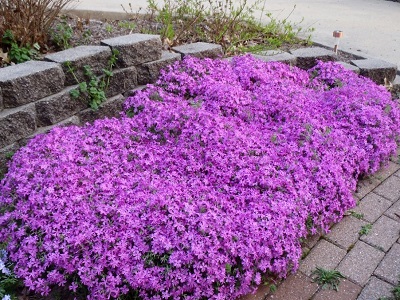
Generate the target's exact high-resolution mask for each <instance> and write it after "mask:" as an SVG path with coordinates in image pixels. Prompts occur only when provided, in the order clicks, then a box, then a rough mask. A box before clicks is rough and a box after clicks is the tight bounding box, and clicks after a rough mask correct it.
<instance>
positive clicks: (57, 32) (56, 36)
mask: <svg viewBox="0 0 400 300" xmlns="http://www.w3.org/2000/svg"><path fill="white" fill-rule="evenodd" d="M73 35H74V31H73V29H72V28H71V26H70V25H69V24H68V22H67V20H66V17H63V18H62V20H61V22H60V23H58V24H57V25H56V27H55V29H53V30H52V31H51V38H52V40H53V41H54V43H56V45H57V46H58V47H59V48H61V49H68V48H70V47H71V44H70V41H71V38H72V37H73Z"/></svg>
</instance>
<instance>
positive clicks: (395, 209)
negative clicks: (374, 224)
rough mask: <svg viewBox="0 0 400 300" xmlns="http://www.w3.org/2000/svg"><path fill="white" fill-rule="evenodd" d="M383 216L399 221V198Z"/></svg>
mask: <svg viewBox="0 0 400 300" xmlns="http://www.w3.org/2000/svg"><path fill="white" fill-rule="evenodd" d="M385 216H387V217H389V218H392V219H393V220H395V221H397V222H400V200H397V201H396V202H395V203H394V204H393V205H392V206H391V207H390V208H389V209H388V210H387V211H386V212H385Z"/></svg>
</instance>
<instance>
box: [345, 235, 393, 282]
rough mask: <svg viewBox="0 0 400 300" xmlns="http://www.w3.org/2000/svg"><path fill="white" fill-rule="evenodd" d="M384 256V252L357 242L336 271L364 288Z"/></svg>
mask: <svg viewBox="0 0 400 300" xmlns="http://www.w3.org/2000/svg"><path fill="white" fill-rule="evenodd" d="M384 255H385V253H384V252H382V251H380V250H378V249H376V248H374V247H372V246H370V245H368V244H366V243H364V242H362V241H358V242H357V243H356V245H355V246H354V248H353V249H351V251H350V252H349V253H348V254H347V255H346V257H345V258H344V259H343V260H342V262H341V263H340V264H339V267H338V268H337V270H338V271H339V272H340V273H342V274H343V275H344V276H346V277H347V278H349V279H350V280H352V281H353V282H355V283H357V284H359V285H361V286H364V285H365V284H366V283H367V282H368V279H369V277H370V276H371V275H372V273H373V272H374V270H375V268H376V267H377V266H378V264H379V262H380V261H381V260H382V258H383V256H384Z"/></svg>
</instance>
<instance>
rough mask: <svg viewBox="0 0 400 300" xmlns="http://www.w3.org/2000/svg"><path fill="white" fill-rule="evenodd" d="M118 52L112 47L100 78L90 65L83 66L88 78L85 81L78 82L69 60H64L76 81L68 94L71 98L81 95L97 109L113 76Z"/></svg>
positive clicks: (104, 98) (104, 97) (103, 99)
mask: <svg viewBox="0 0 400 300" xmlns="http://www.w3.org/2000/svg"><path fill="white" fill-rule="evenodd" d="M118 54H119V53H118V51H117V50H115V49H114V50H113V52H112V55H111V58H110V60H109V62H108V67H107V69H103V73H104V76H102V77H101V78H98V77H97V76H96V75H95V74H94V73H93V70H92V69H91V68H90V66H84V67H83V74H84V75H85V77H86V78H87V79H88V81H87V82H86V81H85V82H80V81H79V80H78V78H77V77H76V75H75V70H74V68H73V67H72V65H71V62H66V63H65V65H66V67H67V68H68V72H69V73H71V74H72V75H73V76H74V78H75V81H76V82H77V83H78V88H76V89H73V90H72V91H71V92H70V95H71V96H72V97H73V98H79V97H82V96H83V97H84V98H85V99H86V100H87V102H88V104H89V106H90V107H91V108H92V109H94V110H96V109H98V108H99V105H100V104H101V103H103V102H104V101H105V100H106V91H107V89H108V86H109V84H110V78H111V77H112V76H113V73H112V70H113V68H114V66H115V64H116V62H117V57H118Z"/></svg>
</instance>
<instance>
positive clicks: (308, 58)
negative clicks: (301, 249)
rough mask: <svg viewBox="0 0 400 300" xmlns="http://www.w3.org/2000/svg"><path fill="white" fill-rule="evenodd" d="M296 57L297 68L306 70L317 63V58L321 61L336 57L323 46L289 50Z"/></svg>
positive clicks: (333, 59) (331, 59) (332, 59)
mask: <svg viewBox="0 0 400 300" xmlns="http://www.w3.org/2000/svg"><path fill="white" fill-rule="evenodd" d="M290 53H291V54H293V55H294V56H295V57H296V58H297V63H296V65H297V66H298V67H299V68H302V69H305V70H308V69H310V68H312V67H314V66H315V65H316V64H317V60H321V61H335V60H336V57H335V54H334V53H333V52H332V51H329V50H327V49H325V48H320V47H313V48H301V49H296V50H292V51H290Z"/></svg>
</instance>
